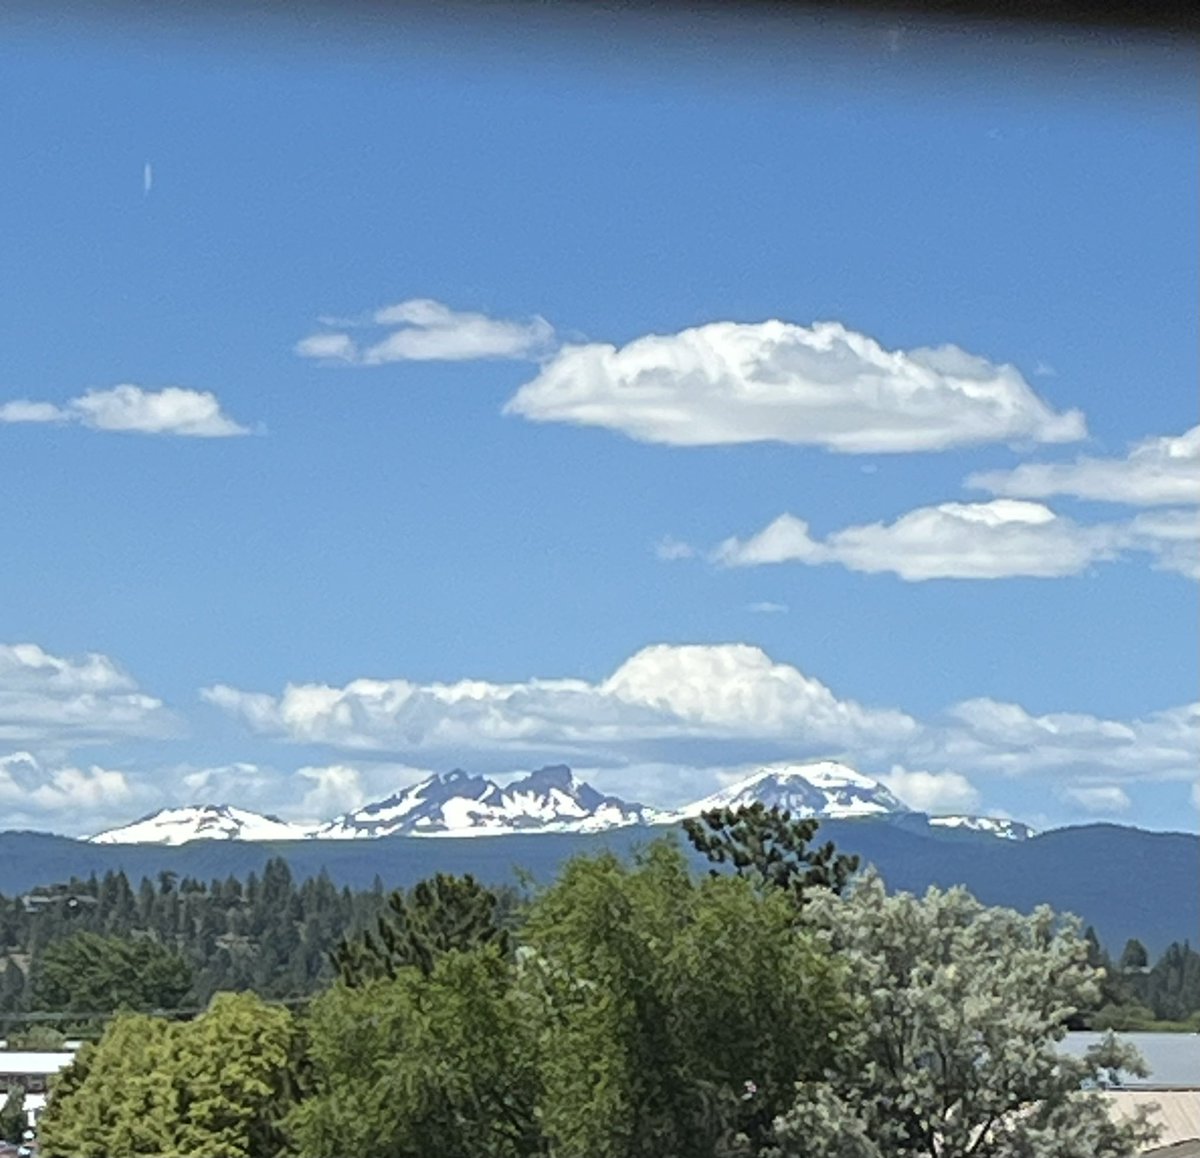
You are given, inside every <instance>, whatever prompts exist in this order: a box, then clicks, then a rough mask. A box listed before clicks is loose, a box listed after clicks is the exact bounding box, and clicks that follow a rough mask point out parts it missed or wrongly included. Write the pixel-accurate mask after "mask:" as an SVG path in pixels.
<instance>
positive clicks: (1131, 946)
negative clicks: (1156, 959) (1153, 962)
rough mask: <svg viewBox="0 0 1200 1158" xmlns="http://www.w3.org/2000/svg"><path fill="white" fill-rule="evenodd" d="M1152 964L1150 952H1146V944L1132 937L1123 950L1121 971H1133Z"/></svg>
mask: <svg viewBox="0 0 1200 1158" xmlns="http://www.w3.org/2000/svg"><path fill="white" fill-rule="evenodd" d="M1149 964H1150V957H1149V954H1148V953H1147V952H1146V946H1145V945H1143V944H1142V943H1141V941H1138V940H1136V939H1134V938H1132V937H1131V938H1130V939H1129V940H1128V941H1126V942H1125V948H1124V949H1122V950H1121V966H1120V968H1121V972H1122V973H1132V972H1135V971H1140V970H1142V969H1145V968H1146V967H1147V966H1148V965H1149Z"/></svg>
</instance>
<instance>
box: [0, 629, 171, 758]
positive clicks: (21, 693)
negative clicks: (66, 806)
mask: <svg viewBox="0 0 1200 1158" xmlns="http://www.w3.org/2000/svg"><path fill="white" fill-rule="evenodd" d="M176 731H177V721H176V720H175V718H174V717H173V716H172V714H171V713H170V712H169V711H168V710H167V709H166V707H165V706H164V705H163V703H162V701H161V700H158V699H155V698H154V697H153V696H149V695H146V694H145V693H143V692H140V691H139V690H138V689H137V685H136V684H135V683H134V682H133V680H132V679H131V678H130V677H129V676H128V675H127V674H126V673H125V672H123V671H121V669H120V668H118V667H117V665H116V664H115V663H113V661H112V660H111V659H109V658H108V657H107V656H104V655H98V654H89V655H85V656H81V657H78V658H74V659H64V658H62V657H60V656H55V655H51V654H50V653H49V652H46V651H44V650H43V649H42V648H40V647H38V646H37V645H36V644H32V643H19V644H0V742H11V743H18V744H44V745H52V746H70V745H73V744H82V743H97V742H103V741H108V740H116V739H126V738H153V737H164V736H169V735H172V734H174V733H175V732H176Z"/></svg>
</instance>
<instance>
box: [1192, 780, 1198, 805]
mask: <svg viewBox="0 0 1200 1158" xmlns="http://www.w3.org/2000/svg"><path fill="white" fill-rule="evenodd" d="M1192 803H1193V804H1194V805H1195V806H1196V807H1197V808H1200V779H1197V780H1193V781H1192Z"/></svg>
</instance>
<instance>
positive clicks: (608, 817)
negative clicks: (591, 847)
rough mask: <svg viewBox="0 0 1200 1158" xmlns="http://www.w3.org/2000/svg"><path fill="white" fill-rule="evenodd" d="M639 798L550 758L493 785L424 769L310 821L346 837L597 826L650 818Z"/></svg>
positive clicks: (321, 834) (320, 832)
mask: <svg viewBox="0 0 1200 1158" xmlns="http://www.w3.org/2000/svg"><path fill="white" fill-rule="evenodd" d="M657 816H658V814H657V813H655V812H654V811H653V810H651V809H647V808H645V807H644V806H643V805H641V804H630V803H627V802H626V801H624V800H620V799H618V798H617V797H615V796H604V795H603V794H601V793H600V792H597V791H596V789H594V788H593V787H592V786H591V785H590V784H586V783H584V782H583V781H582V780H580V779H579V778H578V777H576V776H575V774H574V773H573V772H572V771H571V769H570V768H567V767H566V766H565V765H561V764H558V765H553V766H550V767H546V768H541V769H539V770H538V771H536V772H530V773H529V774H528V775H526V776H523V777H521V778H520V779H518V780H514V781H512V782H511V783H509V784H507V785H504V786H503V787H501V786H500V785H499V784H497V783H495V782H494V781H492V780H489V779H487V778H486V777H483V776H472V775H470V774H469V773H467V772H464V771H462V770H461V769H455V771H453V772H448V773H447V774H446V775H444V776H436V775H435V776H430V777H429V778H428V779H427V780H422V781H421V783H419V784H414V785H413V786H412V787H411V788H405V789H403V790H402V791H400V792H397V793H396V794H395V795H393V796H389V797H388V798H387V799H386V800H380V801H377V802H376V803H374V804H368V805H365V806H364V807H362V808H359V809H357V810H356V811H354V812H350V813H347V814H346V815H345V816H341V817H338V819H337V820H333V821H330V823H329V824H326V825H322V826H321V827H320V828H318V829H317V830H316V831H315V832H314V833H313V836H314V837H316V838H318V839H325V840H350V839H360V838H370V837H377V836H392V835H394V834H402V835H404V836H485V835H498V834H501V833H510V832H601V831H604V830H605V829H609V828H621V827H624V826H626V825H631V824H652V823H654V822H655V820H656V819H657Z"/></svg>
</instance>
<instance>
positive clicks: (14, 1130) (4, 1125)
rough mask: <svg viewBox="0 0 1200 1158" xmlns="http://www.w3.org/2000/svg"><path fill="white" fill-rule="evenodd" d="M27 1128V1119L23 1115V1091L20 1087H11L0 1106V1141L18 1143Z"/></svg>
mask: <svg viewBox="0 0 1200 1158" xmlns="http://www.w3.org/2000/svg"><path fill="white" fill-rule="evenodd" d="M28 1128H29V1119H28V1117H27V1116H26V1114H25V1091H24V1090H23V1089H22V1088H21V1087H20V1086H13V1087H12V1088H11V1089H10V1090H9V1091H8V1095H7V1097H5V1099H4V1104H3V1105H2V1106H0V1141H3V1142H20V1141H21V1135H22V1134H23V1133H24V1132H25V1131H26V1130H27V1129H28Z"/></svg>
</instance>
